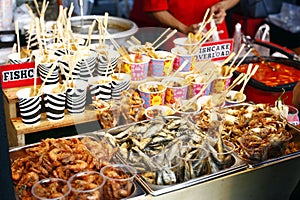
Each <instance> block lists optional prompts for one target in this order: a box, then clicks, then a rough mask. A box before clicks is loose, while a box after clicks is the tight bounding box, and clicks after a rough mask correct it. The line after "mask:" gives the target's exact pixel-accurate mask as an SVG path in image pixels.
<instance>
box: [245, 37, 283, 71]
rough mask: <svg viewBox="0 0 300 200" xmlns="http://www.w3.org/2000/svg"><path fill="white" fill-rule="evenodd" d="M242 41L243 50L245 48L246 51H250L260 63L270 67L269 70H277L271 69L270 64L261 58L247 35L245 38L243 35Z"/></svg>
mask: <svg viewBox="0 0 300 200" xmlns="http://www.w3.org/2000/svg"><path fill="white" fill-rule="evenodd" d="M242 40H243V42H244V44H245V48H246V49H248V50H250V49H252V53H253V54H254V56H256V57H258V58H259V59H260V61H261V62H262V63H266V65H267V66H268V67H270V68H271V69H272V71H277V69H276V68H275V67H273V66H272V65H271V64H270V62H268V61H266V59H265V58H263V57H262V56H261V55H260V53H259V52H258V51H257V50H256V49H255V47H254V44H253V42H252V40H251V37H250V36H249V35H247V36H245V35H244V36H243V37H242Z"/></svg>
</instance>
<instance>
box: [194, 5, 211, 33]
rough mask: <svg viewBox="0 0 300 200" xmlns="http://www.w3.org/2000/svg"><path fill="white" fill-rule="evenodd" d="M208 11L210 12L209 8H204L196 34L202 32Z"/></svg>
mask: <svg viewBox="0 0 300 200" xmlns="http://www.w3.org/2000/svg"><path fill="white" fill-rule="evenodd" d="M209 12H210V8H208V9H207V10H206V12H205V14H204V17H203V20H202V23H200V27H199V29H198V32H197V35H199V34H201V33H202V31H203V29H204V27H205V24H206V21H205V20H206V18H207V15H208V13H209Z"/></svg>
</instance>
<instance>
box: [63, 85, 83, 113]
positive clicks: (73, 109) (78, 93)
mask: <svg viewBox="0 0 300 200" xmlns="http://www.w3.org/2000/svg"><path fill="white" fill-rule="evenodd" d="M72 85H73V86H72V87H70V86H69V87H68V89H67V96H66V99H67V102H66V107H67V110H68V112H69V113H70V114H80V113H83V112H84V110H85V104H86V95H87V87H88V83H87V82H85V81H83V80H76V81H74V83H73V84H72Z"/></svg>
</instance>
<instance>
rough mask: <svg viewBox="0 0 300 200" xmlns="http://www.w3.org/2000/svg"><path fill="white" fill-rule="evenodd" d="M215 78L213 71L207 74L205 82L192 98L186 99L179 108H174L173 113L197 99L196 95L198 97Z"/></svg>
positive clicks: (187, 106)
mask: <svg viewBox="0 0 300 200" xmlns="http://www.w3.org/2000/svg"><path fill="white" fill-rule="evenodd" d="M214 79H215V74H214V72H213V71H211V73H210V74H209V75H208V79H207V83H206V84H205V85H204V86H203V87H202V88H201V90H200V91H199V93H198V94H196V95H195V96H194V97H193V98H191V99H189V100H187V101H186V102H185V104H183V105H182V106H180V107H179V108H177V109H176V111H175V113H176V112H177V111H180V110H182V108H189V107H190V106H191V105H192V104H193V103H194V102H195V101H196V100H197V99H198V97H200V96H201V95H202V94H203V92H204V91H205V90H206V88H207V87H208V86H209V85H210V83H211V82H212V81H213V80H214Z"/></svg>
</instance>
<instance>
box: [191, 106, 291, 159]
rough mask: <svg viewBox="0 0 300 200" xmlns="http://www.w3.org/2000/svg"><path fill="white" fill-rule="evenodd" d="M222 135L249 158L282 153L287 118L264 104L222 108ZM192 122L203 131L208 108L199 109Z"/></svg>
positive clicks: (208, 121)
mask: <svg viewBox="0 0 300 200" xmlns="http://www.w3.org/2000/svg"><path fill="white" fill-rule="evenodd" d="M224 112H225V113H224V120H223V125H224V126H223V130H222V137H223V139H224V140H228V141H230V142H232V143H233V144H234V145H235V151H236V152H237V153H238V154H239V155H240V156H242V157H243V158H245V159H247V160H249V161H263V160H266V159H268V158H274V157H278V156H281V155H284V154H285V150H286V147H287V144H288V141H290V140H291V138H292V135H291V133H290V132H288V131H287V129H286V124H287V121H286V120H285V119H282V118H281V117H280V116H279V115H276V114H274V112H273V109H272V107H271V106H270V105H267V104H255V105H244V106H236V107H228V108H226V109H224ZM193 120H194V122H195V123H196V124H197V125H198V126H199V128H201V129H202V130H204V131H206V130H208V128H209V127H210V126H211V111H210V110H209V109H207V110H203V111H201V112H200V113H199V114H197V115H196V116H194V117H193Z"/></svg>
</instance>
